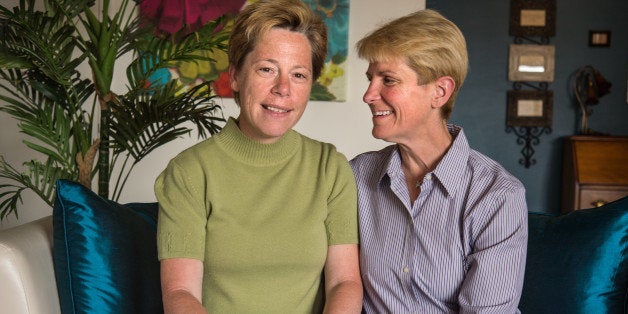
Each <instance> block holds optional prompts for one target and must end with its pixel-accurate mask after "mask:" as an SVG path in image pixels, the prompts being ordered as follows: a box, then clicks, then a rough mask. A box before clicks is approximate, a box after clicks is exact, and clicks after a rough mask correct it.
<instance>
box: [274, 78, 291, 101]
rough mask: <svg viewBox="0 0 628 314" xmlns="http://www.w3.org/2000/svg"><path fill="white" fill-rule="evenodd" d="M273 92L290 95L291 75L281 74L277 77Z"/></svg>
mask: <svg viewBox="0 0 628 314" xmlns="http://www.w3.org/2000/svg"><path fill="white" fill-rule="evenodd" d="M273 93H275V94H276V95H280V96H288V95H290V77H289V76H288V75H283V74H279V75H277V77H276V78H275V85H274V86H273Z"/></svg>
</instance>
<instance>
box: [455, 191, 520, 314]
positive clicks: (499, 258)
mask: <svg viewBox="0 0 628 314" xmlns="http://www.w3.org/2000/svg"><path fill="white" fill-rule="evenodd" d="M503 192H504V191H501V192H500V194H501V195H491V197H486V198H485V202H486V204H485V206H486V208H487V209H488V210H486V211H482V214H481V215H477V216H475V217H473V220H474V221H473V222H472V224H471V225H470V229H471V233H472V236H471V237H472V238H473V244H472V248H473V253H472V254H470V255H469V256H468V260H467V267H468V271H467V275H466V276H465V280H464V282H463V284H462V287H461V290H460V293H459V295H458V299H459V304H460V313H519V310H518V309H517V306H518V304H519V299H520V297H521V291H522V289H523V279H524V274H525V261H526V253H527V238H528V219H527V212H528V210H527V205H526V201H525V189H524V188H523V187H522V186H520V187H517V188H513V189H510V190H509V191H507V192H505V193H503ZM467 219H468V218H467Z"/></svg>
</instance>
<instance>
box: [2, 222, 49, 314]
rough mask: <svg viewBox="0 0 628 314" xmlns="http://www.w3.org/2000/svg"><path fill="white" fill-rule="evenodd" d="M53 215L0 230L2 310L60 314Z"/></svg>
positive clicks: (5, 311)
mask: <svg viewBox="0 0 628 314" xmlns="http://www.w3.org/2000/svg"><path fill="white" fill-rule="evenodd" d="M52 243H53V238H52V216H47V217H44V218H41V219H39V220H36V221H32V222H29V223H26V224H23V225H20V226H17V227H13V228H10V229H7V230H3V231H0V282H1V283H2V284H0V311H1V312H3V313H35V314H36V313H60V312H61V310H60V306H59V296H58V293H57V284H56V281H55V273H54V267H53V260H52Z"/></svg>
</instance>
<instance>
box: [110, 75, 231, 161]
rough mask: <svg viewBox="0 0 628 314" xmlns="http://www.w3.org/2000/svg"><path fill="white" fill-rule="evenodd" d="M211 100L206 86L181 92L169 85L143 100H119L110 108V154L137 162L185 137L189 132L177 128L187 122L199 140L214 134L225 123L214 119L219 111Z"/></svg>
mask: <svg viewBox="0 0 628 314" xmlns="http://www.w3.org/2000/svg"><path fill="white" fill-rule="evenodd" d="M213 97H214V96H212V95H211V91H210V89H209V83H205V84H202V85H198V86H196V87H194V88H191V89H189V90H187V91H183V90H182V87H181V86H177V82H174V81H173V82H170V83H168V84H167V85H166V86H164V87H163V88H161V89H159V90H155V91H153V92H152V93H151V94H150V95H145V96H144V97H140V96H134V97H131V98H121V103H120V104H119V105H114V107H113V108H112V109H113V110H112V116H113V123H112V124H111V139H112V148H113V149H114V152H116V153H120V152H123V151H125V152H128V153H130V154H131V155H132V156H133V158H134V159H135V160H136V162H137V161H139V160H141V159H142V158H144V157H145V156H146V155H148V154H149V153H150V152H152V151H153V150H154V149H156V148H158V147H160V146H162V145H165V144H167V143H168V142H170V141H172V140H174V139H176V138H178V137H181V136H182V135H186V134H189V133H190V132H191V131H192V130H191V129H190V128H188V127H185V126H181V125H182V124H183V123H184V122H189V121H192V122H194V123H195V124H196V126H197V129H198V132H199V136H202V137H206V136H207V135H208V134H215V133H216V132H218V131H219V130H220V126H219V123H220V122H224V121H225V119H224V118H223V117H222V115H220V116H218V115H217V114H220V113H221V108H220V106H218V105H217V104H216V103H215V102H214V101H213Z"/></svg>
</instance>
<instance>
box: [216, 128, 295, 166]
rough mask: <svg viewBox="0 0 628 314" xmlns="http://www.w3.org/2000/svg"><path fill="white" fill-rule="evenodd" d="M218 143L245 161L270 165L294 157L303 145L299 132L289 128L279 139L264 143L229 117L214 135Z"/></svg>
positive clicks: (235, 157)
mask: <svg viewBox="0 0 628 314" xmlns="http://www.w3.org/2000/svg"><path fill="white" fill-rule="evenodd" d="M214 138H215V140H216V143H217V144H218V145H219V146H220V147H221V148H222V149H224V150H225V151H226V152H227V154H229V155H230V156H232V157H233V158H234V159H236V160H239V161H241V162H243V163H247V164H250V165H256V166H269V165H274V164H278V163H281V162H283V161H285V160H286V159H288V158H290V157H292V156H293V155H294V154H295V153H296V151H297V150H298V149H299V147H300V146H301V141H300V136H299V134H298V133H297V132H295V131H293V130H289V131H288V132H286V134H284V136H283V137H281V139H279V141H277V142H275V143H272V144H262V143H260V142H257V141H254V140H252V139H250V138H248V137H246V135H244V133H242V131H240V128H239V127H238V124H237V120H236V119H234V118H233V117H229V119H228V120H227V124H226V125H225V126H224V128H223V129H222V131H220V133H218V134H217V135H214Z"/></svg>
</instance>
